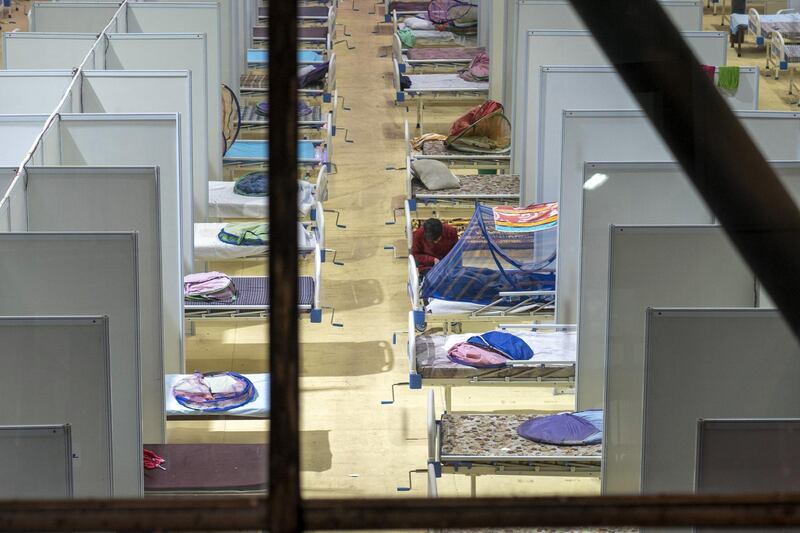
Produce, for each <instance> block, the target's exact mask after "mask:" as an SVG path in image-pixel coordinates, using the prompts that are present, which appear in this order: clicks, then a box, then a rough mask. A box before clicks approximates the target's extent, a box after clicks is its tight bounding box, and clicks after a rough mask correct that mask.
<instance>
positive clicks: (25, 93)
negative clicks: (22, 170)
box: [0, 70, 72, 155]
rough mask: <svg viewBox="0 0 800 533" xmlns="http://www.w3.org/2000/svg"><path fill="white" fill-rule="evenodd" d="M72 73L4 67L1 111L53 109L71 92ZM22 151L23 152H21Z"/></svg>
mask: <svg viewBox="0 0 800 533" xmlns="http://www.w3.org/2000/svg"><path fill="white" fill-rule="evenodd" d="M71 80H72V73H71V72H70V71H67V70H61V71H47V72H42V71H29V70H22V71H8V70H2V71H0V95H2V98H0V115H14V114H27V113H48V114H49V113H51V112H52V111H53V110H54V109H55V108H56V107H57V106H58V103H59V102H60V101H61V98H62V97H63V96H64V93H66V92H67V88H68V87H69V84H70V81H71ZM20 155H22V154H20Z"/></svg>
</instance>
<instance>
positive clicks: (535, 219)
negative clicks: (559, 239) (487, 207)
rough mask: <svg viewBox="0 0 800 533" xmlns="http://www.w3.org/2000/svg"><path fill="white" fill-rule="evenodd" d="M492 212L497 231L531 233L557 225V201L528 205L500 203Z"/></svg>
mask: <svg viewBox="0 0 800 533" xmlns="http://www.w3.org/2000/svg"><path fill="white" fill-rule="evenodd" d="M492 212H493V214H494V227H495V229H496V230H497V231H508V232H517V233H531V232H536V231H542V230H545V229H549V228H552V227H555V226H557V225H558V202H551V203H547V204H534V205H529V206H528V207H511V206H507V205H501V206H496V207H493V208H492Z"/></svg>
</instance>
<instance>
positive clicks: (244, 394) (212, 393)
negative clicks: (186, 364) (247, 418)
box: [172, 372, 256, 413]
mask: <svg viewBox="0 0 800 533" xmlns="http://www.w3.org/2000/svg"><path fill="white" fill-rule="evenodd" d="M172 395H173V397H174V398H175V400H176V401H177V402H178V403H179V404H180V405H182V406H184V407H186V408H188V409H192V410H194V411H202V412H207V413H219V412H225V411H230V410H232V409H236V408H237V407H241V406H243V405H246V404H248V403H250V402H252V401H253V400H254V399H255V397H256V389H255V386H254V385H253V383H252V382H251V381H250V380H249V379H247V378H246V377H245V376H243V375H241V374H237V373H236V372H208V373H205V374H203V373H201V372H195V373H194V374H191V375H190V376H187V377H185V378H183V379H181V380H180V381H178V382H177V383H176V384H175V385H173V387H172Z"/></svg>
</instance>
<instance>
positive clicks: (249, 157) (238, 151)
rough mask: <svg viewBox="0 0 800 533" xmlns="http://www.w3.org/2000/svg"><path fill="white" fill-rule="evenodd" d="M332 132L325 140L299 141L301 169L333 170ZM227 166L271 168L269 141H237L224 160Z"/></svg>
mask: <svg viewBox="0 0 800 533" xmlns="http://www.w3.org/2000/svg"><path fill="white" fill-rule="evenodd" d="M332 144H333V143H331V131H330V130H328V131H327V132H326V138H324V139H302V140H299V141H297V164H298V166H299V167H300V168H309V167H310V168H317V167H318V166H320V165H324V166H325V167H327V169H328V171H329V172H330V170H331V168H330V167H331V162H330V161H331V160H330V157H331V153H330V147H331V146H332ZM222 162H223V164H224V165H225V166H231V165H237V166H239V167H248V166H255V167H257V168H261V167H269V141H256V140H246V139H245V140H243V139H239V140H237V141H235V142H234V143H233V144H232V145H231V147H230V148H228V151H227V152H225V155H224V156H223V158H222Z"/></svg>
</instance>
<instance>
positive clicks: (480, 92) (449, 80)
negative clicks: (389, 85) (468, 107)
mask: <svg viewBox="0 0 800 533" xmlns="http://www.w3.org/2000/svg"><path fill="white" fill-rule="evenodd" d="M392 64H393V77H392V80H393V83H394V90H395V101H396V103H398V104H402V103H404V102H406V100H415V101H416V102H417V127H418V128H421V127H422V120H423V109H424V105H425V104H426V103H427V104H430V103H436V102H450V103H452V102H458V103H468V102H478V103H480V102H483V101H484V100H486V98H487V97H488V96H489V82H488V81H466V80H463V79H461V78H460V77H459V76H458V74H457V73H454V72H453V73H439V74H409V75H408V76H405V75H404V76H405V77H407V78H408V79H409V80H411V87H410V88H408V89H403V88H402V87H401V86H400V76H401V74H400V64H399V63H398V62H397V59H395V58H392Z"/></svg>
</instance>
